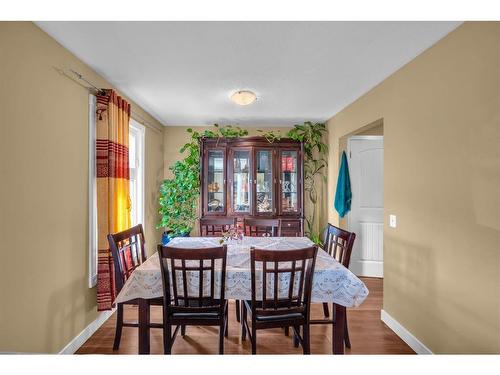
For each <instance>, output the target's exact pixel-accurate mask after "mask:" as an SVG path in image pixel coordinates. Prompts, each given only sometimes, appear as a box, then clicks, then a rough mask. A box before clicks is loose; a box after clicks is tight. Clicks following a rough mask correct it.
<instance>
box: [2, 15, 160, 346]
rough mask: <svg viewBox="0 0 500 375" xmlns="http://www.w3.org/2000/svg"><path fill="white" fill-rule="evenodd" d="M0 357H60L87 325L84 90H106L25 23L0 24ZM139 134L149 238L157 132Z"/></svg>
mask: <svg viewBox="0 0 500 375" xmlns="http://www.w3.org/2000/svg"><path fill="white" fill-rule="evenodd" d="M0 61H1V63H0V87H1V90H0V126H1V127H0V129H1V136H0V160H1V170H0V179H1V184H0V203H1V206H0V207H1V208H0V228H1V235H0V236H1V238H2V241H1V245H0V253H1V258H2V262H0V264H1V266H0V300H1V303H0V352H2V351H9V352H48V353H55V352H58V351H60V350H61V349H62V348H63V347H64V346H65V345H66V344H67V343H68V342H69V341H70V340H71V339H73V338H74V337H75V336H76V335H77V334H79V333H80V332H81V331H82V330H83V329H84V328H85V327H86V326H87V325H88V324H89V323H91V322H92V321H93V320H94V319H96V317H97V315H98V314H97V312H96V291H95V288H93V289H89V288H88V281H87V280H88V238H87V237H88V234H87V232H88V217H89V216H88V199H87V197H88V91H87V90H86V89H85V88H84V87H82V86H80V85H79V84H78V83H76V82H74V81H73V80H71V79H69V78H68V77H66V76H64V75H61V74H59V73H58V72H57V71H56V70H55V69H54V67H59V68H69V67H71V68H73V69H75V70H77V71H79V72H81V73H82V74H83V75H84V76H85V77H87V78H88V79H89V80H90V81H92V82H95V83H96V84H98V85H99V86H101V87H111V85H110V84H109V83H107V82H105V81H104V80H103V79H102V78H101V77H99V76H98V75H97V74H96V73H94V72H93V71H92V70H91V69H90V68H89V67H87V66H86V65H84V64H83V63H82V62H81V61H79V60H78V59H77V58H76V57H75V56H73V55H72V54H71V53H70V52H68V51H67V50H66V49H64V48H63V47H61V46H60V45H59V44H58V43H56V42H55V41H54V40H53V39H52V38H50V37H49V36H48V35H47V34H45V33H44V32H43V31H41V30H40V29H39V28H37V27H36V26H35V25H34V24H32V23H28V22H11V23H9V22H0ZM133 110H134V111H136V112H138V113H140V115H141V116H142V117H144V118H145V119H146V120H147V121H148V122H149V123H150V124H153V126H157V127H158V129H160V130H159V132H156V131H153V130H151V129H150V128H146V161H145V163H146V176H145V178H146V181H145V186H146V236H147V240H149V241H148V243H149V245H150V246H153V245H154V243H156V242H157V240H158V239H159V236H158V234H159V233H158V232H157V231H156V230H155V229H154V224H155V222H156V220H157V219H156V217H155V216H156V211H157V208H156V194H157V191H158V186H159V183H160V181H161V179H162V177H163V134H162V132H163V129H162V128H161V125H160V124H159V123H158V122H157V121H155V120H154V119H153V118H151V117H150V116H149V115H148V114H147V113H145V112H144V111H142V110H141V109H140V108H139V107H138V106H137V105H135V104H133Z"/></svg>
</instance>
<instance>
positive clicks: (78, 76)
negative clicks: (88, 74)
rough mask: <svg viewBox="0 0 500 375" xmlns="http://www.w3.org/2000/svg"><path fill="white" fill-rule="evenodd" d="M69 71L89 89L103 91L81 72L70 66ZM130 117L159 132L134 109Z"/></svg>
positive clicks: (159, 131)
mask: <svg viewBox="0 0 500 375" xmlns="http://www.w3.org/2000/svg"><path fill="white" fill-rule="evenodd" d="M69 71H70V72H71V73H73V74H74V75H75V76H76V78H78V79H79V80H81V81H83V82H85V83H86V84H87V85H89V86H90V87H89V89H90V88H92V89H94V90H95V91H96V93H97V94H99V93H102V92H103V91H104V89H100V88H99V87H97V86H96V85H94V84H93V83H92V82H90V81H89V80H87V79H86V78H85V77H84V76H83V75H82V74H81V73H78V72H77V71H76V70H73V69H71V68H69ZM130 115H131V117H132V118H133V119H134V120H136V121H138V120H139V121H138V122H140V123H141V124H142V125H144V126H147V127H148V128H150V129H152V130H155V131H156V132H157V133H159V134H161V130H160V129H158V128H157V127H156V126H154V125H151V124H150V123H149V122H148V121H147V120H146V119H145V118H144V117H142V116H141V115H140V114H139V113H137V112H136V111H134V110H132V111H131V113H130Z"/></svg>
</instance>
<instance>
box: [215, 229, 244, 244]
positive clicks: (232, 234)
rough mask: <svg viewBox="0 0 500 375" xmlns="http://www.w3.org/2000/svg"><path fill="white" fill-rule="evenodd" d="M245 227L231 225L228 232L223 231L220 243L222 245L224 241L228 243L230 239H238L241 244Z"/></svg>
mask: <svg viewBox="0 0 500 375" xmlns="http://www.w3.org/2000/svg"><path fill="white" fill-rule="evenodd" d="M243 237H244V235H243V229H241V228H238V227H231V228H229V230H228V231H227V232H222V238H221V239H220V240H219V243H220V244H221V245H222V244H223V243H227V242H228V241H237V242H238V244H239V245H241V242H242V241H243Z"/></svg>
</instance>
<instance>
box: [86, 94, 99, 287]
mask: <svg viewBox="0 0 500 375" xmlns="http://www.w3.org/2000/svg"><path fill="white" fill-rule="evenodd" d="M95 142H96V97H95V96H94V95H92V94H90V95H89V279H88V283H89V288H93V287H95V286H96V285H97V180H96V143H95Z"/></svg>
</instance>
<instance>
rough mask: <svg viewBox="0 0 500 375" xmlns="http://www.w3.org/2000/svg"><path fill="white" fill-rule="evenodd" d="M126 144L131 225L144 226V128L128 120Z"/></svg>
mask: <svg viewBox="0 0 500 375" xmlns="http://www.w3.org/2000/svg"><path fill="white" fill-rule="evenodd" d="M128 144H129V148H128V157H129V167H130V201H131V205H132V207H131V212H130V218H131V224H132V226H134V225H137V224H142V225H143V226H144V126H142V125H141V124H139V123H138V122H137V121H135V120H133V119H131V120H130V131H129V140H128Z"/></svg>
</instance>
